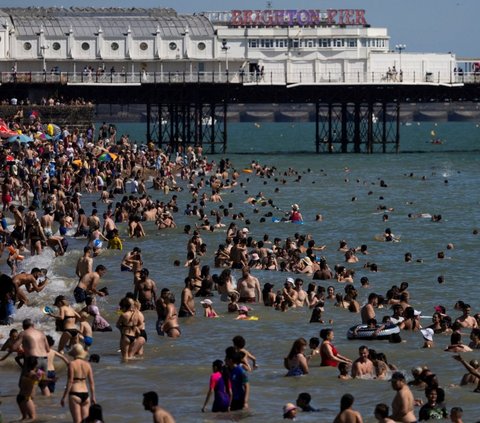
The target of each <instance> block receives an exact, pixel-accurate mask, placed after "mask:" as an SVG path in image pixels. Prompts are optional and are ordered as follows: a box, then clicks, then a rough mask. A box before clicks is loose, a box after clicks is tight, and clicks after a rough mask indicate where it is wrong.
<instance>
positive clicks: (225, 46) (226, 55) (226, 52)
mask: <svg viewBox="0 0 480 423" xmlns="http://www.w3.org/2000/svg"><path fill="white" fill-rule="evenodd" d="M222 50H223V51H224V52H225V74H226V75H227V82H228V50H230V46H228V45H227V40H226V39H225V38H224V39H223V40H222Z"/></svg>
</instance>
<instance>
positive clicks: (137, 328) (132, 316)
mask: <svg viewBox="0 0 480 423" xmlns="http://www.w3.org/2000/svg"><path fill="white" fill-rule="evenodd" d="M119 305H120V311H121V313H122V314H121V315H120V316H119V318H118V320H117V328H118V329H119V330H120V333H121V337H120V351H121V353H122V359H123V360H125V361H126V360H129V359H131V358H133V356H134V355H135V354H137V353H138V352H139V351H140V350H141V349H142V347H143V345H144V344H145V338H144V336H141V328H142V326H143V325H144V319H143V314H142V313H141V312H140V311H139V310H137V309H136V307H135V301H134V300H132V299H131V298H128V297H125V298H122V300H120V304H119Z"/></svg>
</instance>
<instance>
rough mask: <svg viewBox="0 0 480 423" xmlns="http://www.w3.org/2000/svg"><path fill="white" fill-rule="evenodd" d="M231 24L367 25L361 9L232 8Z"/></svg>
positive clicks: (363, 11)
mask: <svg viewBox="0 0 480 423" xmlns="http://www.w3.org/2000/svg"><path fill="white" fill-rule="evenodd" d="M229 23H230V25H231V26H316V25H328V26H330V25H345V26H347V25H355V26H358V25H368V24H367V21H366V19H365V10H363V9H327V10H313V9H300V10H295V9H294V10H291V9H284V10H273V9H265V10H232V11H231V18H230V22H229Z"/></svg>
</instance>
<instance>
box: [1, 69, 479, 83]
mask: <svg viewBox="0 0 480 423" xmlns="http://www.w3.org/2000/svg"><path fill="white" fill-rule="evenodd" d="M0 83H1V84H50V83H51V84H65V85H66V84H81V85H90V84H102V85H124V84H132V85H133V84H134V85H140V84H206V83H208V84H212V83H213V84H225V83H230V84H245V85H247V84H248V85H253V84H258V85H296V84H301V85H309V84H311V85H317V84H326V85H328V84H332V85H336V84H349V85H356V84H358V85H368V84H375V85H379V84H386V85H387V84H480V73H479V72H469V73H467V72H466V73H461V74H460V73H455V74H453V73H452V74H451V75H450V74H447V75H446V74H441V73H440V72H437V73H434V72H425V73H423V74H420V73H418V72H404V73H403V74H397V73H396V74H393V73H387V72H326V73H309V72H291V73H285V72H279V71H277V72H268V71H266V72H264V73H263V74H259V73H248V72H247V73H244V72H229V71H223V72H196V73H195V72H148V73H147V72H130V73H109V72H103V73H102V72H97V73H83V72H77V73H71V72H16V73H12V72H2V73H1V81H0Z"/></svg>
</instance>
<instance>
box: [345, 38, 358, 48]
mask: <svg viewBox="0 0 480 423" xmlns="http://www.w3.org/2000/svg"><path fill="white" fill-rule="evenodd" d="M347 46H348V47H357V39H356V38H349V39H348V40H347Z"/></svg>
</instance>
